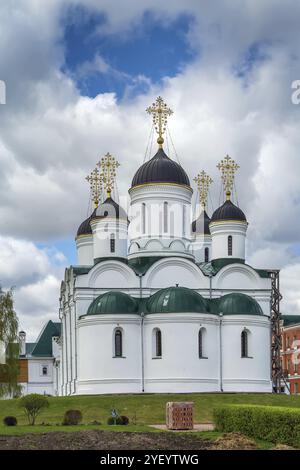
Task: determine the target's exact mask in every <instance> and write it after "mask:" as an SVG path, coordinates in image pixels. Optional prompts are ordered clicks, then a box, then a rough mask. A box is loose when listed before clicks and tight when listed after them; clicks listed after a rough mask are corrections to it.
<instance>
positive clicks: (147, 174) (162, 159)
mask: <svg viewBox="0 0 300 470" xmlns="http://www.w3.org/2000/svg"><path fill="white" fill-rule="evenodd" d="M147 183H175V184H182V185H186V186H189V185H190V180H189V177H188V175H187V174H186V172H185V171H184V169H183V168H182V166H180V165H179V163H177V162H174V160H171V158H169V157H168V156H167V155H166V154H165V152H164V151H163V149H161V148H160V149H159V150H158V152H157V153H156V154H155V155H154V157H152V158H151V160H149V161H147V162H146V163H144V164H143V165H142V166H141V167H140V168H139V169H138V171H137V172H136V174H135V175H134V177H133V180H132V184H131V187H132V188H133V187H134V186H139V185H140V184H147Z"/></svg>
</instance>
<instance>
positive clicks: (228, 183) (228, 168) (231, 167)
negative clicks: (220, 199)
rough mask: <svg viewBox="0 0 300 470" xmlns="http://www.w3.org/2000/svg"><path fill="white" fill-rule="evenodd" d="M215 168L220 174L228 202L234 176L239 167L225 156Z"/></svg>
mask: <svg viewBox="0 0 300 470" xmlns="http://www.w3.org/2000/svg"><path fill="white" fill-rule="evenodd" d="M217 168H218V169H219V170H220V172H221V180H222V183H223V187H224V191H225V194H226V200H227V201H229V200H230V196H231V192H232V188H233V183H234V175H235V173H236V171H237V170H238V169H239V168H240V167H239V165H238V164H237V163H236V162H235V161H234V160H233V159H232V158H231V157H229V155H226V157H225V158H224V159H223V160H221V161H220V163H218V165H217Z"/></svg>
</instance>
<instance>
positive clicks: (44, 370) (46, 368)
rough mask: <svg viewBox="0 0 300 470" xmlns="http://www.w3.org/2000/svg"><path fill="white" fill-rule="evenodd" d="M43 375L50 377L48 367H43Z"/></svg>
mask: <svg viewBox="0 0 300 470" xmlns="http://www.w3.org/2000/svg"><path fill="white" fill-rule="evenodd" d="M42 374H43V375H48V367H47V366H43V368H42Z"/></svg>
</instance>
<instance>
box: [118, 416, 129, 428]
mask: <svg viewBox="0 0 300 470" xmlns="http://www.w3.org/2000/svg"><path fill="white" fill-rule="evenodd" d="M120 420H121V424H122V425H123V426H127V424H129V418H128V417H127V416H120Z"/></svg>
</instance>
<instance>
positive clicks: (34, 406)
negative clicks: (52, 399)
mask: <svg viewBox="0 0 300 470" xmlns="http://www.w3.org/2000/svg"><path fill="white" fill-rule="evenodd" d="M20 407H21V408H23V409H24V412H25V414H26V416H27V418H28V422H29V424H30V425H31V426H33V425H34V424H35V420H36V418H37V416H38V415H39V414H40V412H41V411H42V410H43V409H44V408H48V407H49V401H48V400H47V398H46V397H45V396H44V395H38V394H37V393H32V394H30V395H25V396H24V397H22V398H20Z"/></svg>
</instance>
